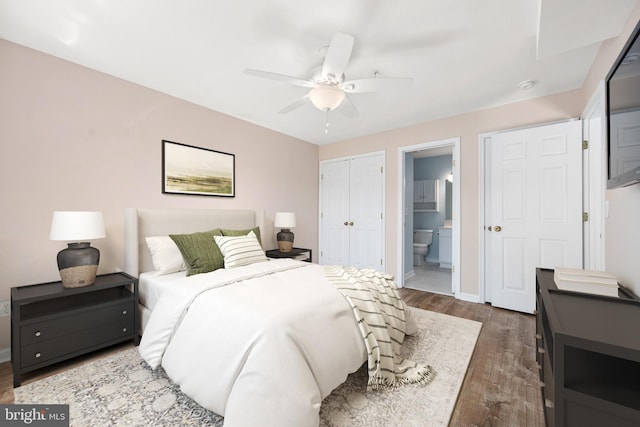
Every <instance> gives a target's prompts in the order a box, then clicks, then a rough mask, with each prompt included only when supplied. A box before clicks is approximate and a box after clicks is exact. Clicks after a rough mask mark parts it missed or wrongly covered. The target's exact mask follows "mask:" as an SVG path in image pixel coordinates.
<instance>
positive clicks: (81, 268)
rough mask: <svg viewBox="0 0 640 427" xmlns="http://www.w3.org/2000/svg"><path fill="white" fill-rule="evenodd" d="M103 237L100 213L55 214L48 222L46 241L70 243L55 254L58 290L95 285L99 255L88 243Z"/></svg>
mask: <svg viewBox="0 0 640 427" xmlns="http://www.w3.org/2000/svg"><path fill="white" fill-rule="evenodd" d="M104 237H105V231H104V219H103V217H102V212H81V211H56V212H54V213H53V220H52V221H51V234H50V236H49V239H50V240H66V241H72V242H71V243H68V244H67V248H65V249H63V250H61V251H60V252H58V270H60V278H61V279H62V286H64V287H65V288H79V287H82V286H89V285H93V284H94V283H95V281H96V273H97V272H98V263H99V262H100V251H99V250H98V249H96V248H94V247H91V246H90V243H89V242H88V241H87V240H89V239H102V238H104Z"/></svg>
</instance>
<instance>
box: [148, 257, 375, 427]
mask: <svg viewBox="0 0 640 427" xmlns="http://www.w3.org/2000/svg"><path fill="white" fill-rule="evenodd" d="M140 354H141V355H142V357H143V358H144V360H146V361H147V363H149V365H150V366H151V367H152V368H156V367H157V366H158V365H160V364H162V367H163V368H164V369H165V371H166V372H167V374H168V375H169V377H170V378H171V379H172V380H173V381H175V382H176V383H177V384H179V385H180V387H181V388H182V390H183V391H184V392H185V393H186V394H187V395H189V396H190V397H192V398H193V399H194V400H195V401H196V402H198V403H199V404H200V405H202V406H204V407H206V408H208V409H211V410H212V411H214V412H216V413H218V414H221V415H223V416H224V417H225V426H227V427H234V426H241V427H248V426H278V427H286V426H291V427H303V426H317V425H318V424H319V417H318V414H319V409H320V403H321V402H322V399H323V398H324V397H326V396H327V395H329V394H330V393H331V391H332V390H333V389H334V388H335V387H337V386H338V385H340V384H341V383H342V382H344V381H345V380H346V377H347V375H348V374H349V373H351V372H354V371H355V370H357V369H358V368H359V367H360V366H361V365H362V364H363V363H364V362H365V361H366V356H367V355H366V350H365V346H364V342H363V340H362V336H361V335H360V332H359V330H358V327H357V324H356V322H355V320H354V315H353V313H352V311H351V307H350V306H349V304H348V302H347V301H346V300H345V298H344V297H343V295H342V294H340V292H338V291H337V290H336V289H335V287H334V286H333V285H332V284H330V283H329V282H328V280H327V279H326V278H325V276H324V272H323V267H322V266H320V265H317V264H309V263H305V262H300V261H293V260H289V259H279V260H271V261H268V262H262V263H258V264H252V265H249V266H244V267H238V268H234V269H223V270H217V271H215V272H212V273H207V274H200V275H195V276H190V277H186V278H183V279H180V281H179V282H177V283H175V286H172V287H171V288H170V289H167V291H166V292H165V293H163V295H162V297H161V299H160V301H158V304H157V306H156V308H155V309H154V311H153V313H152V315H151V318H150V320H149V323H148V325H147V327H146V329H145V331H144V335H143V337H142V341H141V343H140Z"/></svg>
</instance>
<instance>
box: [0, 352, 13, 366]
mask: <svg viewBox="0 0 640 427" xmlns="http://www.w3.org/2000/svg"><path fill="white" fill-rule="evenodd" d="M10 360H11V348H0V363H4V362H9V361H10Z"/></svg>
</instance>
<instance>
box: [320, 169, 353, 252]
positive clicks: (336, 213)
mask: <svg viewBox="0 0 640 427" xmlns="http://www.w3.org/2000/svg"><path fill="white" fill-rule="evenodd" d="M349 167H350V162H349V161H348V160H342V161H335V162H325V163H323V164H322V166H321V170H320V229H321V231H320V258H319V259H320V264H327V265H348V264H349V227H348V221H349Z"/></svg>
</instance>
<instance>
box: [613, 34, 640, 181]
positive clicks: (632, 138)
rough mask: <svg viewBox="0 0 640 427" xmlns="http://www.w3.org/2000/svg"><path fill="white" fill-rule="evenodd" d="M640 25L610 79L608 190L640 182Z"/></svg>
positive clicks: (614, 65) (615, 65)
mask: <svg viewBox="0 0 640 427" xmlns="http://www.w3.org/2000/svg"><path fill="white" fill-rule="evenodd" d="M639 34H640V23H639V24H638V25H637V26H636V28H635V29H634V30H633V33H632V34H631V37H630V38H629V40H628V41H627V44H626V45H625V46H624V48H623V49H622V52H621V53H620V55H619V56H618V59H616V62H615V63H614V64H613V67H612V68H611V71H609V74H608V75H607V78H606V80H605V82H606V92H607V118H608V128H609V138H608V144H607V147H608V168H607V170H608V179H607V188H609V189H612V188H616V187H623V186H627V185H631V184H635V183H638V182H640V38H639V37H638V35H639Z"/></svg>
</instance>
